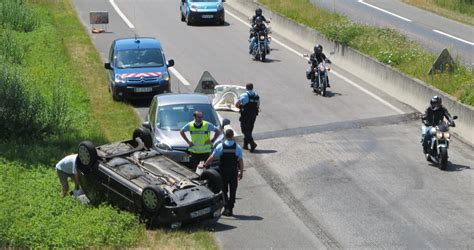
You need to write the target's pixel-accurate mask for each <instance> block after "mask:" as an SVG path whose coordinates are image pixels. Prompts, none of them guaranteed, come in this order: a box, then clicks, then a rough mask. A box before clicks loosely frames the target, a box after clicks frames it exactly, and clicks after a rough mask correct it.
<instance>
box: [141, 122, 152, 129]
mask: <svg viewBox="0 0 474 250" xmlns="http://www.w3.org/2000/svg"><path fill="white" fill-rule="evenodd" d="M142 126H143V127H144V128H147V129H149V130H151V126H150V122H149V121H146V122H143V123H142Z"/></svg>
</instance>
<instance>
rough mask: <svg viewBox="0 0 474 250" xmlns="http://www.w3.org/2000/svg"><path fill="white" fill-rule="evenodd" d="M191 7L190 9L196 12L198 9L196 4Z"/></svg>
mask: <svg viewBox="0 0 474 250" xmlns="http://www.w3.org/2000/svg"><path fill="white" fill-rule="evenodd" d="M189 9H190V10H191V11H194V12H196V11H197V10H198V9H197V6H196V5H191V6H190V7H189Z"/></svg>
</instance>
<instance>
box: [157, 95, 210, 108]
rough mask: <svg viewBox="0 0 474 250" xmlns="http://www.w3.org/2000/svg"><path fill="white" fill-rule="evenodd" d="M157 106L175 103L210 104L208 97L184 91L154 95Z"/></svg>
mask: <svg viewBox="0 0 474 250" xmlns="http://www.w3.org/2000/svg"><path fill="white" fill-rule="evenodd" d="M155 98H157V101H158V105H159V106H168V105H176V104H209V105H210V104H211V101H210V100H209V97H208V96H207V95H204V94H196V93H186V94H184V93H183V94H173V93H170V94H161V95H157V96H155Z"/></svg>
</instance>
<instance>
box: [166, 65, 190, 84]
mask: <svg viewBox="0 0 474 250" xmlns="http://www.w3.org/2000/svg"><path fill="white" fill-rule="evenodd" d="M168 70H169V71H171V73H173V74H174V75H175V76H176V78H178V80H180V81H181V82H182V83H183V85H186V86H190V85H191V84H190V83H189V82H188V80H186V78H184V76H183V75H181V73H179V71H178V70H177V69H175V68H168Z"/></svg>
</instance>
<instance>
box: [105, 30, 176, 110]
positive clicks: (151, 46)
mask: <svg viewBox="0 0 474 250" xmlns="http://www.w3.org/2000/svg"><path fill="white" fill-rule="evenodd" d="M108 60H109V62H108V63H105V65H104V66H105V68H106V69H107V71H108V75H109V91H110V92H111V93H112V98H113V99H114V100H115V101H123V100H124V99H138V98H151V97H153V96H154V95H156V94H161V93H168V92H170V91H171V86H170V74H169V72H168V67H172V66H173V65H174V61H173V60H169V61H166V57H165V54H164V53H163V49H162V47H161V44H160V42H159V41H158V40H156V39H155V38H122V39H117V40H115V41H113V42H112V46H111V47H110V51H109V58H108Z"/></svg>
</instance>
